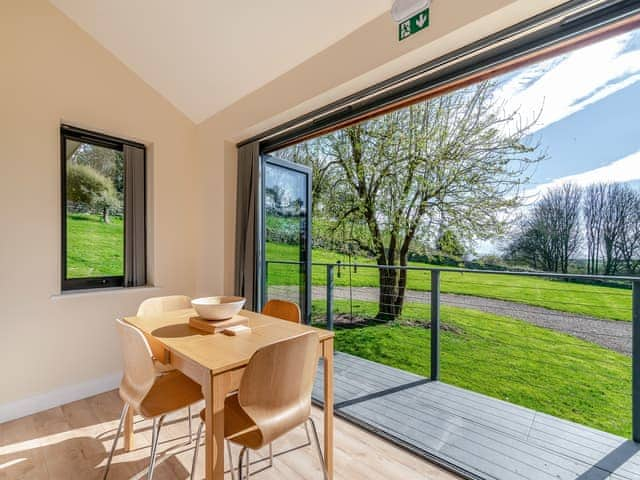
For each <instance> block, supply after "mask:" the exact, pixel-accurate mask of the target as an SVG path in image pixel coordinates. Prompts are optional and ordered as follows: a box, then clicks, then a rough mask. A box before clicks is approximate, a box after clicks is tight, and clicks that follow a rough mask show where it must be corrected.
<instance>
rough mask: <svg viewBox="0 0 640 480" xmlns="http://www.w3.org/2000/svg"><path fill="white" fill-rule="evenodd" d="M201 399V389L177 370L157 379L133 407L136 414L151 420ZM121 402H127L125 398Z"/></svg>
mask: <svg viewBox="0 0 640 480" xmlns="http://www.w3.org/2000/svg"><path fill="white" fill-rule="evenodd" d="M121 396H122V395H121ZM202 398H203V395H202V387H201V386H200V385H199V384H198V383H196V382H194V381H193V380H191V379H190V378H189V377H187V376H186V375H184V374H183V373H181V372H179V371H177V370H171V371H169V372H167V373H165V374H163V375H160V376H159V377H158V378H157V380H156V381H155V383H154V385H153V387H151V390H149V393H148V394H147V395H146V397H145V398H144V400H143V401H142V403H141V404H140V405H139V406H136V405H135V404H134V405H133V406H134V408H135V409H136V413H139V414H140V415H142V416H143V417H146V418H152V417H157V416H158V415H164V414H166V413H169V412H173V411H175V410H180V409H181V408H185V407H188V406H189V405H191V404H193V403H195V402H197V401H199V400H202ZM123 400H124V401H125V402H127V399H126V398H123ZM136 407H137V408H136Z"/></svg>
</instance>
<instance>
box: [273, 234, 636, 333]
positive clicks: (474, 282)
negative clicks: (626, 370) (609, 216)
mask: <svg viewBox="0 0 640 480" xmlns="http://www.w3.org/2000/svg"><path fill="white" fill-rule="evenodd" d="M296 254H297V253H296V249H295V247H294V246H292V245H285V244H277V243H269V244H267V259H269V260H278V259H286V260H291V259H295V258H296ZM337 260H341V261H342V262H343V263H347V262H348V261H349V258H348V257H347V256H346V255H341V254H338V253H335V252H331V251H327V250H322V249H314V250H313V262H315V263H334V262H336V261H337ZM352 263H363V264H371V265H373V264H374V263H375V262H374V260H373V259H371V258H367V257H354V258H352ZM411 265H412V266H420V267H428V266H429V265H426V264H423V263H416V262H411ZM337 273H338V272H337V270H336V278H335V284H336V285H339V286H348V285H349V282H350V281H351V284H352V285H353V286H357V287H360V286H363V287H366V286H368V287H377V286H378V284H379V282H378V270H377V269H376V268H358V269H357V271H356V272H354V271H353V269H351V272H349V269H348V268H342V269H341V272H340V277H339V278H338V277H337ZM349 273H350V274H351V275H349ZM312 278H313V284H314V285H326V269H325V268H323V267H322V266H315V267H314V268H313V271H312ZM430 278H431V277H430V273H429V272H424V271H422V272H420V271H410V272H409V274H408V288H409V289H411V290H420V291H428V290H429V289H430V285H431V284H430ZM268 281H269V285H295V284H297V282H298V278H297V273H296V269H295V267H292V266H291V265H278V264H270V265H269V272H268ZM441 291H442V292H445V293H459V294H465V295H474V296H478V297H486V298H496V299H501V300H510V301H514V302H519V303H526V304H529V305H535V306H540V307H546V308H551V309H554V310H560V311H564V312H572V313H580V314H585V315H590V316H594V317H599V318H607V319H612V320H626V321H630V320H631V291H630V290H624V289H620V288H614V287H606V286H597V285H583V284H577V283H568V282H564V281H558V280H547V279H543V278H535V277H522V276H509V275H497V274H486V273H475V272H474V273H469V272H460V273H456V272H444V273H442V277H441Z"/></svg>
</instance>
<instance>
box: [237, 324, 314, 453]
mask: <svg viewBox="0 0 640 480" xmlns="http://www.w3.org/2000/svg"><path fill="white" fill-rule="evenodd" d="M318 352H319V338H318V335H317V334H316V333H315V332H307V333H304V334H302V335H299V336H297V337H293V338H289V339H286V340H283V341H280V342H276V343H273V344H271V345H267V346H265V347H262V348H261V349H259V350H257V351H256V352H255V353H254V354H253V356H252V357H251V360H250V361H249V363H248V365H247V367H246V368H245V371H244V373H243V375H242V380H241V382H240V388H239V389H238V402H239V404H240V406H241V407H242V409H243V410H244V411H245V412H246V413H247V415H249V417H251V419H252V420H253V421H254V422H255V424H256V426H257V427H258V430H259V431H260V434H261V435H262V444H263V445H265V444H267V443H269V442H271V441H273V440H275V439H276V438H278V437H279V436H281V435H282V434H284V433H286V432H288V431H289V430H291V429H292V428H294V427H296V426H298V425H300V424H301V423H303V422H304V421H306V420H307V418H309V415H310V414H311V391H312V389H313V381H314V378H315V374H316V369H317V367H318V355H319V353H318Z"/></svg>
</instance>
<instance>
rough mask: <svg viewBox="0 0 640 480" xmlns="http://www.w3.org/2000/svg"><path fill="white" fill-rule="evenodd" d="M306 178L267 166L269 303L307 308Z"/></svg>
mask: <svg viewBox="0 0 640 480" xmlns="http://www.w3.org/2000/svg"><path fill="white" fill-rule="evenodd" d="M306 190H307V176H306V174H305V173H301V172H297V171H294V170H290V169H288V168H285V167H281V166H279V165H274V164H270V163H267V164H266V165H265V190H264V211H265V256H266V257H265V258H266V261H267V265H266V272H265V273H266V277H267V289H266V297H267V300H269V299H271V298H279V299H286V300H291V301H292V302H296V303H298V304H299V305H300V307H301V308H302V309H303V311H304V308H305V303H306V302H305V292H306V264H305V261H306V259H307V251H306V235H307V234H306V230H307V191H306Z"/></svg>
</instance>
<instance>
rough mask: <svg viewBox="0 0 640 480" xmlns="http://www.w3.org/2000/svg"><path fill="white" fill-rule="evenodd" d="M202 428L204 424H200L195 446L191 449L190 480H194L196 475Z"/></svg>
mask: <svg viewBox="0 0 640 480" xmlns="http://www.w3.org/2000/svg"><path fill="white" fill-rule="evenodd" d="M203 428H204V422H200V426H199V427H198V432H197V433H196V446H195V448H194V449H193V463H191V480H193V479H194V475H195V474H196V463H197V462H198V451H199V450H200V437H201V436H202V429H203Z"/></svg>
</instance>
